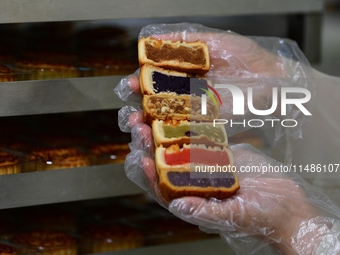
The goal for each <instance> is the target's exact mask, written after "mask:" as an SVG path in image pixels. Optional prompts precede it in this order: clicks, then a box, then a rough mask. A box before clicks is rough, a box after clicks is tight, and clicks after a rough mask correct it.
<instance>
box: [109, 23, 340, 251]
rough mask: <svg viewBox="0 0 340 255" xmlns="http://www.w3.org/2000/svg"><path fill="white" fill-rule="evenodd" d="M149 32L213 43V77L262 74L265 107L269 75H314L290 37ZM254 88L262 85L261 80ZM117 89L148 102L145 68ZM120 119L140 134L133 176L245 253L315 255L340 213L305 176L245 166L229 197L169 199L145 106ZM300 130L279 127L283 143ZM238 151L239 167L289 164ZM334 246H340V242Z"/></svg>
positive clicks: (130, 164)
mask: <svg viewBox="0 0 340 255" xmlns="http://www.w3.org/2000/svg"><path fill="white" fill-rule="evenodd" d="M174 30H176V31H179V32H174ZM148 35H151V36H154V37H157V38H162V39H171V40H179V39H181V40H185V41H195V40H197V39H200V40H201V41H206V43H207V44H208V47H209V53H210V56H211V71H209V72H208V74H207V76H208V77H209V78H213V79H221V78H223V77H225V76H226V75H227V76H228V78H247V79H243V81H244V82H245V83H247V82H248V81H253V80H252V79H251V78H257V79H258V80H257V81H256V83H255V85H258V84H259V83H258V81H260V86H258V87H257V90H256V94H257V97H256V98H257V102H258V103H257V105H260V106H266V105H268V104H270V102H271V94H270V93H268V91H269V90H268V88H270V86H268V84H270V82H269V83H268V82H267V80H266V79H267V78H268V77H269V78H274V77H275V78H285V79H286V78H287V77H288V78H291V79H294V80H297V79H298V78H309V77H310V70H309V66H308V62H307V61H306V60H305V58H304V57H303V55H302V54H301V52H300V51H299V50H298V49H297V47H296V45H295V44H294V43H292V42H290V41H285V40H281V39H269V38H253V39H255V41H254V40H251V39H249V38H246V37H242V36H239V35H236V34H233V33H229V32H222V31H218V30H214V29H208V28H205V27H201V26H198V25H192V24H177V25H156V26H151V27H146V28H144V29H143V30H142V32H141V36H148ZM256 42H257V43H256ZM263 47H264V48H265V49H264V48H263ZM293 59H294V60H293ZM303 82H306V81H305V80H304V81H303ZM307 85H308V82H307ZM247 86H254V82H250V83H249V84H248V85H247ZM255 87H256V86H255ZM115 91H116V93H117V94H118V95H119V96H120V98H122V99H123V100H125V101H127V100H133V101H135V102H139V103H140V98H141V97H140V95H138V92H139V80H138V71H137V72H136V73H135V74H133V75H131V76H128V77H126V78H124V79H123V80H122V81H121V82H120V84H119V85H118V86H117V88H116V89H115ZM228 96H230V95H228V94H222V98H223V99H222V100H223V101H224V102H228ZM223 107H224V108H223V109H221V115H222V118H223V117H228V116H230V115H231V113H230V108H231V105H230V104H225V105H224V106H223ZM295 113H296V112H295ZM119 125H120V127H121V129H122V130H123V131H125V132H130V131H131V134H132V142H131V144H130V148H131V153H130V154H129V155H128V156H127V158H126V163H125V169H126V173H127V176H128V177H129V178H130V179H131V180H132V181H134V182H135V183H137V184H138V185H139V186H141V187H142V188H143V189H145V190H146V191H148V192H150V193H151V194H152V195H153V197H154V198H155V199H156V200H157V201H158V202H159V203H160V204H161V205H163V206H164V207H166V208H168V209H169V210H170V211H171V212H172V213H174V214H175V215H177V216H178V217H180V218H182V219H184V220H186V221H189V222H191V223H193V224H197V225H199V226H201V228H202V229H204V230H206V231H213V232H217V233H220V234H221V236H222V237H223V238H224V240H225V241H227V242H228V244H229V245H230V246H231V247H233V249H234V250H235V251H236V252H237V253H238V254H255V253H256V252H261V253H260V254H265V253H264V252H263V249H262V248H264V247H267V244H268V243H275V244H276V247H277V248H278V249H280V251H281V252H284V253H287V254H311V253H312V252H314V251H315V250H316V249H317V247H318V245H319V244H320V241H321V239H322V238H323V236H324V235H325V234H326V233H327V231H328V229H329V228H330V227H331V226H332V225H333V223H334V221H335V220H334V219H335V218H336V217H339V215H340V213H339V212H340V210H339V208H338V207H337V206H336V205H334V204H333V203H332V202H331V201H330V200H329V199H327V197H326V196H324V195H322V194H320V193H314V192H313V190H312V189H311V187H310V185H309V184H307V183H306V182H305V181H303V180H302V179H301V178H300V177H299V176H298V175H295V174H292V175H290V176H286V174H283V173H281V172H279V173H266V174H263V173H255V174H254V173H241V172H240V173H239V177H240V186H241V188H240V190H239V191H238V192H237V193H236V195H234V196H233V197H232V198H230V199H226V200H223V201H219V200H216V199H210V200H207V199H202V198H196V197H186V198H181V199H176V200H173V201H172V202H171V203H170V204H168V203H166V202H165V201H164V200H163V199H162V197H161V196H160V192H159V189H158V183H157V178H158V177H157V173H156V170H155V163H154V142H153V138H152V132H151V128H150V127H149V126H147V125H145V124H144V123H143V113H142V111H141V108H140V107H138V106H137V107H132V106H126V107H124V108H122V109H121V110H120V112H119ZM281 131H282V130H281ZM301 131H302V130H301V127H300V129H299V130H298V132H297V134H299V135H301V133H302V132H301ZM228 133H229V132H228ZM229 134H230V133H229ZM294 134H295V133H290V134H288V136H287V134H286V133H282V132H274V139H276V140H277V141H280V140H281V139H282V136H283V137H286V138H287V137H290V138H293V139H296V137H295V136H294ZM277 136H279V137H280V139H277ZM231 149H232V151H233V153H234V159H235V165H236V167H237V169H238V170H241V167H246V166H249V167H251V166H258V167H260V166H264V165H271V166H281V165H282V164H281V163H279V162H277V161H275V160H272V159H270V158H268V157H266V156H264V155H263V154H261V153H260V152H258V151H254V149H252V148H249V147H248V146H245V145H235V146H231ZM255 239H258V240H260V242H259V243H256V245H255V243H253V240H255ZM244 244H247V245H244ZM240 247H241V248H240ZM332 248H335V249H338V248H339V246H334V247H332Z"/></svg>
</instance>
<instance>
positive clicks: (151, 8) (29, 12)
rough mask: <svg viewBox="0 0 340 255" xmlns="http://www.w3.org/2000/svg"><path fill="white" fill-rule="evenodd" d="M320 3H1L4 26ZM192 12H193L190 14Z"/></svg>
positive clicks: (284, 9) (311, 7)
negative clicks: (23, 23)
mask: <svg viewBox="0 0 340 255" xmlns="http://www.w3.org/2000/svg"><path fill="white" fill-rule="evenodd" d="M321 9H322V1H318V0H299V1H296V0H286V1H281V0H262V1H251V0H230V1H223V0H211V1H200V2H197V1H194V0H187V1H181V2H180V4H179V2H176V1H168V0H157V1H156V0H148V1H143V2H140V3H139V4H138V8H136V1H134V0H115V1H112V0H101V1H100V2H98V1H92V0H71V1H69V0H59V1H44V0H4V1H1V3H0V10H1V11H0V23H19V22H43V21H71V20H98V19H100V20H103V19H132V18H153V17H175V16H177V17H178V16H200V15H203V16H208V15H244V14H268V13H276V14H278V13H297V12H315V11H320V10H321ZM155 10H157V11H155ZM188 10H190V11H188Z"/></svg>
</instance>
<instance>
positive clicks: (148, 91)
mask: <svg viewBox="0 0 340 255" xmlns="http://www.w3.org/2000/svg"><path fill="white" fill-rule="evenodd" d="M210 83H211V82H209V81H208V80H207V79H204V78H202V77H198V76H194V75H190V74H188V73H184V72H178V71H175V70H170V69H164V68H161V67H157V66H152V65H149V64H145V65H143V66H142V67H141V69H140V88H141V92H142V94H143V95H144V94H145V95H154V94H157V93H169V94H174V95H196V96H201V95H202V94H204V93H205V91H206V90H208V89H209V87H208V84H210Z"/></svg>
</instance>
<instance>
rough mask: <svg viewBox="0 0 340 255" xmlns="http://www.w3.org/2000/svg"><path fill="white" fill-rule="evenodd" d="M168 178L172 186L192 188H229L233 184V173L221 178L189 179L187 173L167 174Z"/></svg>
mask: <svg viewBox="0 0 340 255" xmlns="http://www.w3.org/2000/svg"><path fill="white" fill-rule="evenodd" d="M168 178H169V181H170V182H171V184H173V185H174V186H179V187H182V186H194V187H202V188H206V187H216V188H218V187H224V188H230V187H232V186H233V185H234V184H235V178H234V174H233V173H225V177H223V178H190V173H188V172H184V173H183V172H182V173H181V172H168Z"/></svg>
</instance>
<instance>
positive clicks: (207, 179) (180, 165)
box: [156, 144, 240, 201]
mask: <svg viewBox="0 0 340 255" xmlns="http://www.w3.org/2000/svg"><path fill="white" fill-rule="evenodd" d="M233 165H234V159H233V156H232V152H231V150H230V149H229V148H227V147H224V148H220V147H206V146H205V145H193V144H190V145H186V144H184V145H183V147H182V148H180V147H179V146H178V145H172V146H170V147H168V148H164V147H163V146H160V147H158V148H157V149H156V167H157V173H158V177H159V188H160V191H161V194H162V196H163V198H164V199H165V200H166V201H171V200H172V199H176V198H179V197H183V196H198V197H204V198H211V197H214V198H217V199H225V198H228V197H230V196H231V195H233V194H234V193H235V192H236V191H237V190H238V189H239V188H240V185H239V181H238V177H237V173H236V171H235V168H233ZM212 172H213V174H212Z"/></svg>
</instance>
